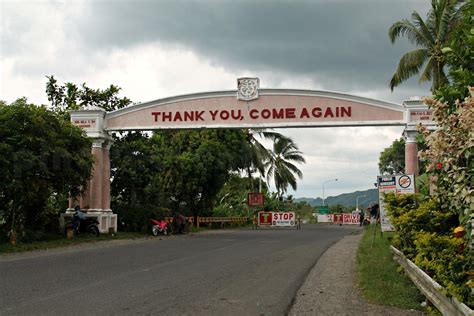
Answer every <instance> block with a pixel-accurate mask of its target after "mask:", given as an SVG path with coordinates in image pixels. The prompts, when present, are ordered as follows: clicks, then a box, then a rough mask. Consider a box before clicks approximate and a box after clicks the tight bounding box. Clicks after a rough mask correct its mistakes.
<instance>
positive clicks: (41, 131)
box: [0, 98, 92, 237]
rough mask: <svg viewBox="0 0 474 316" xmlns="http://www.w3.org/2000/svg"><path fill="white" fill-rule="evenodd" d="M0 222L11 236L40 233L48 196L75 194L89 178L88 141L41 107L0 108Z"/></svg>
mask: <svg viewBox="0 0 474 316" xmlns="http://www.w3.org/2000/svg"><path fill="white" fill-rule="evenodd" d="M0 140H1V141H0V174H2V181H1V182H0V210H1V213H0V218H3V219H4V220H6V223H5V224H6V225H7V227H8V230H9V231H10V234H11V236H12V237H14V236H15V234H16V232H17V231H20V232H23V230H24V229H28V228H30V229H35V230H41V229H42V228H43V227H42V224H43V223H42V220H41V219H42V211H44V209H45V206H46V204H47V203H48V199H49V198H50V197H51V196H52V195H57V194H60V195H61V194H62V195H63V196H65V194H66V193H67V192H73V193H74V192H76V193H77V192H78V187H80V186H81V185H84V184H85V183H86V181H87V179H88V178H89V176H90V171H91V166H92V156H91V152H90V147H91V142H90V140H89V139H88V138H87V137H85V135H84V133H83V131H82V130H81V129H80V128H77V127H75V126H73V125H72V124H71V123H70V122H69V121H66V120H64V119H63V117H62V116H60V115H58V114H56V113H54V112H51V111H48V110H47V109H46V108H44V107H39V106H36V105H34V104H28V103H27V100H26V99H24V98H23V99H18V100H17V101H15V102H13V103H12V104H10V105H7V104H6V103H4V102H3V103H0Z"/></svg>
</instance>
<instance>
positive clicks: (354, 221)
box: [342, 213, 360, 225]
mask: <svg viewBox="0 0 474 316" xmlns="http://www.w3.org/2000/svg"><path fill="white" fill-rule="evenodd" d="M342 223H343V224H345V225H359V224H360V220H359V214H352V213H344V214H343V216H342Z"/></svg>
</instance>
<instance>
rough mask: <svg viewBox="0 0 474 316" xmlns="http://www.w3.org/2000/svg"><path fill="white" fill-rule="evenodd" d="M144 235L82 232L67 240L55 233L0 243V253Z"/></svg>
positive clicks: (141, 234) (142, 235) (142, 234)
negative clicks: (88, 233) (87, 233)
mask: <svg viewBox="0 0 474 316" xmlns="http://www.w3.org/2000/svg"><path fill="white" fill-rule="evenodd" d="M145 236H149V234H146V233H136V232H118V233H115V234H114V235H109V234H102V235H100V236H99V237H97V238H96V237H89V236H87V235H86V234H84V235H80V236H77V237H75V238H73V239H70V240H69V239H66V238H65V237H64V236H63V235H60V234H57V235H52V236H50V237H49V238H48V240H45V241H34V242H29V243H18V244H16V245H15V246H13V245H11V244H9V243H1V244H0V254H1V253H12V252H23V251H31V250H44V249H51V248H59V247H66V246H71V245H77V244H82V243H88V242H97V241H105V240H116V239H134V238H143V237H145Z"/></svg>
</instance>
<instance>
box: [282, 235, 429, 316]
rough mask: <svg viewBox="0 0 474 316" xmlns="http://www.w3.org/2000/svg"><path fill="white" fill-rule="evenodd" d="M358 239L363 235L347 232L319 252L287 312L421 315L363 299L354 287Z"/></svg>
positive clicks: (297, 313)
mask: <svg viewBox="0 0 474 316" xmlns="http://www.w3.org/2000/svg"><path fill="white" fill-rule="evenodd" d="M361 238H362V234H356V235H347V236H345V237H344V238H343V239H342V240H340V241H339V242H337V243H336V244H335V245H333V246H332V247H331V248H329V249H328V250H327V251H326V252H325V253H324V254H323V255H322V257H321V258H320V259H319V260H318V262H317V263H316V265H315V266H314V268H313V269H312V270H311V271H310V273H309V274H308V277H307V278H306V280H305V282H304V284H303V285H302V286H301V288H300V289H299V290H298V292H297V295H296V298H295V301H294V303H293V306H292V307H291V309H290V312H289V315H422V313H420V312H418V311H411V310H402V309H398V308H393V307H387V306H379V305H373V304H368V303H366V302H365V301H364V300H363V299H362V297H361V294H360V291H359V290H358V289H357V288H356V287H355V286H354V284H355V281H354V276H355V273H356V253H357V247H358V245H359V242H360V240H361Z"/></svg>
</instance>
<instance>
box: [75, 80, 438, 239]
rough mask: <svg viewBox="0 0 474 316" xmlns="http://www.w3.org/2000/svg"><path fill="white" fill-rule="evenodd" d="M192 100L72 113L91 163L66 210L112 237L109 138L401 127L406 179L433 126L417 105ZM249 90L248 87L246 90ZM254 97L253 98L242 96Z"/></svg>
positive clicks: (350, 99) (268, 94)
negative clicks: (420, 132) (421, 134)
mask: <svg viewBox="0 0 474 316" xmlns="http://www.w3.org/2000/svg"><path fill="white" fill-rule="evenodd" d="M242 79H244V80H247V83H248V81H252V82H253V83H256V86H254V87H253V88H252V87H250V89H249V90H246V91H244V90H241V86H240V80H241V79H239V80H238V87H239V90H237V91H236V90H230V91H217V92H205V93H194V94H187V95H181V96H175V97H170V98H164V99H159V100H154V101H150V102H145V103H140V104H135V105H132V106H129V107H126V108H122V109H119V110H116V111H112V112H108V113H106V112H105V111H104V110H103V109H101V108H97V107H93V108H90V107H89V108H84V109H81V110H79V111H71V121H72V123H73V124H75V125H77V126H79V127H81V128H83V129H84V130H85V131H86V132H87V135H88V136H89V137H91V138H92V139H93V146H92V154H93V155H94V158H95V163H94V168H93V172H92V176H91V180H90V181H89V184H88V186H87V188H86V189H85V190H84V192H85V194H84V195H83V196H81V197H71V198H70V201H69V210H68V212H67V213H66V214H70V213H72V208H73V206H74V205H77V204H80V206H81V208H83V209H85V210H86V211H87V214H88V216H94V217H97V218H98V219H99V222H100V227H99V229H100V230H101V231H102V232H108V231H116V230H117V217H116V215H115V214H113V213H112V210H111V209H110V156H109V149H110V146H111V144H112V138H111V137H110V136H109V132H111V131H127V130H157V129H193V128H277V127H279V128H282V127H283V128H285V127H288V128H290V127H293V128H298V127H345V126H405V132H404V135H405V139H406V146H405V165H406V173H407V174H416V173H417V172H418V167H417V162H418V159H417V152H418V151H417V146H416V139H415V136H416V133H417V132H416V124H418V123H423V124H425V125H428V126H432V127H434V124H433V122H432V120H431V111H430V110H429V109H428V108H427V106H426V105H424V104H423V102H422V101H421V100H420V99H416V100H411V101H406V102H404V103H403V104H394V103H389V102H384V101H379V100H374V99H369V98H364V97H358V96H354V95H349V94H344V93H337V92H329V91H313V90H298V89H260V90H259V89H258V83H259V81H258V79H257V78H242ZM247 87H248V86H247ZM249 91H250V92H251V95H250V98H247V96H246V95H245V94H246V93H247V94H249V93H248V92H249Z"/></svg>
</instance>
